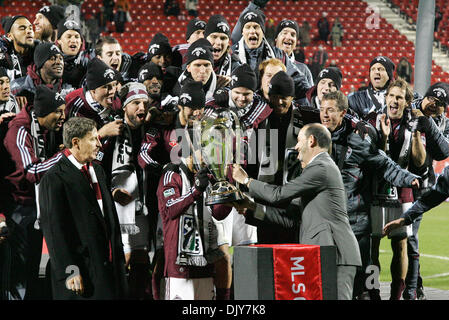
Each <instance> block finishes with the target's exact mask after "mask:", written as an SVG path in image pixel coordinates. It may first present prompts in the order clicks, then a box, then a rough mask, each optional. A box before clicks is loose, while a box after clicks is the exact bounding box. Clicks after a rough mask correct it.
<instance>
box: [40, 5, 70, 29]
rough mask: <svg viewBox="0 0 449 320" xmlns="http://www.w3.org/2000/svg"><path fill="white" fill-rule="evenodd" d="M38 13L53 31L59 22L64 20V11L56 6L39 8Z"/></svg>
mask: <svg viewBox="0 0 449 320" xmlns="http://www.w3.org/2000/svg"><path fill="white" fill-rule="evenodd" d="M39 13H42V14H43V15H44V16H45V17H46V18H47V19H48V21H50V24H51V26H52V27H53V29H57V28H58V23H59V21H61V20H63V19H64V15H65V10H64V8H63V7H61V6H58V5H52V6H43V7H42V8H40V10H39Z"/></svg>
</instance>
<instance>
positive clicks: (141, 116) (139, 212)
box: [108, 82, 157, 299]
mask: <svg viewBox="0 0 449 320" xmlns="http://www.w3.org/2000/svg"><path fill="white" fill-rule="evenodd" d="M119 97H120V100H121V102H122V106H123V111H124V116H123V125H124V128H123V131H122V133H121V134H120V135H119V136H117V137H116V138H115V139H114V141H113V142H112V143H113V144H114V148H113V149H112V148H111V152H112V157H110V158H111V160H112V164H111V165H110V167H111V170H112V181H111V190H112V197H113V199H114V201H115V207H116V209H117V215H118V220H119V223H120V229H121V233H122V242H123V245H124V247H123V249H124V253H125V261H126V265H127V266H129V278H128V279H129V289H130V292H129V294H130V296H129V297H130V298H131V299H144V298H145V297H146V295H145V292H148V289H150V288H151V281H150V278H149V275H150V274H149V271H150V261H149V259H148V252H149V251H150V234H151V233H150V217H149V216H148V214H149V208H148V205H149V203H150V202H149V201H148V200H149V199H148V193H147V190H148V185H149V181H150V180H149V175H148V172H147V171H146V170H142V168H141V167H140V166H139V165H138V161H137V155H138V154H139V151H140V147H141V144H142V140H143V138H144V136H145V128H144V121H145V117H146V114H147V111H148V94H147V91H146V88H145V86H144V85H143V84H141V83H137V82H129V83H127V84H125V85H124V86H123V87H122V88H121V89H120V92H119ZM108 158H109V157H108ZM108 167H109V165H108ZM150 199H151V198H150ZM152 200H153V199H152ZM156 200H157V199H156Z"/></svg>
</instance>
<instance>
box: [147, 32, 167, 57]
mask: <svg viewBox="0 0 449 320" xmlns="http://www.w3.org/2000/svg"><path fill="white" fill-rule="evenodd" d="M162 54H170V55H171V54H172V49H171V46H170V42H169V41H168V38H167V37H166V36H165V35H163V34H162V33H160V32H159V33H156V34H155V36H154V37H153V39H151V42H150V45H149V46H148V60H151V58H153V57H154V56H157V55H162Z"/></svg>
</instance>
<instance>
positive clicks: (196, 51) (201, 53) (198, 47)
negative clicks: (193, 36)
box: [186, 38, 214, 65]
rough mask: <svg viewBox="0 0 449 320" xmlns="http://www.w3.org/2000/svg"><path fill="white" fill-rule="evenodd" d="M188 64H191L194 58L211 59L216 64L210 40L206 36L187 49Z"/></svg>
mask: <svg viewBox="0 0 449 320" xmlns="http://www.w3.org/2000/svg"><path fill="white" fill-rule="evenodd" d="M186 56H187V61H186V65H188V64H190V63H191V62H192V61H194V60H198V59H202V60H209V61H210V62H211V63H212V65H213V64H214V56H213V55H212V46H211V44H210V42H209V41H208V40H207V39H205V38H200V39H198V40H196V41H195V42H194V43H192V44H191V45H190V46H189V49H188V50H187V54H186Z"/></svg>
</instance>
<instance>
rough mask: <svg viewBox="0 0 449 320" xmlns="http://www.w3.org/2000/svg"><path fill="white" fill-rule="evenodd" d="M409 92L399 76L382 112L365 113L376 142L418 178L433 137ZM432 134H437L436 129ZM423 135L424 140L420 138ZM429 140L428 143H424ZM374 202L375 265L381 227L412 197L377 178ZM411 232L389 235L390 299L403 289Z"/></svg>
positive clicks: (407, 205) (405, 229)
mask: <svg viewBox="0 0 449 320" xmlns="http://www.w3.org/2000/svg"><path fill="white" fill-rule="evenodd" d="M412 99H413V93H412V91H411V90H410V88H409V86H408V84H407V82H405V80H403V79H401V78H399V79H397V80H394V81H393V82H392V83H390V85H389V86H388V88H387V92H386V98H385V102H386V111H385V113H382V114H376V113H375V112H373V113H372V114H370V115H369V119H370V123H371V124H372V125H373V126H375V127H376V128H377V130H378V131H379V134H380V137H381V139H380V142H381V143H380V144H381V145H382V147H383V148H384V150H386V152H387V153H388V154H389V155H390V156H391V158H392V159H393V160H394V161H396V162H397V163H398V164H399V165H400V166H401V167H403V168H407V169H408V170H409V171H411V172H414V173H416V174H418V175H420V176H421V177H425V176H426V171H427V166H426V163H425V161H426V157H427V148H428V146H429V145H431V144H434V142H430V141H432V140H433V141H435V140H436V139H435V137H433V136H432V131H431V130H429V128H430V127H429V120H430V119H428V118H427V117H425V116H420V115H419V114H416V113H414V112H412V110H411V109H410V108H409V106H410V103H411V101H412ZM434 133H437V134H439V135H441V133H440V132H439V131H438V130H436V131H434ZM422 136H423V137H425V141H426V142H424V141H423V140H424V139H423V137H422ZM428 141H429V142H428ZM373 192H374V194H373V198H374V201H375V202H374V203H373V207H372V208H371V221H372V239H373V253H372V255H373V262H374V264H376V265H379V261H378V255H379V253H378V248H379V243H380V238H381V236H382V228H383V227H384V224H385V223H386V222H389V221H390V220H392V219H397V218H399V217H400V216H401V214H402V213H403V212H405V211H406V210H407V209H408V208H410V207H411V205H412V203H413V202H414V201H415V200H416V199H414V196H413V192H412V189H410V188H397V189H395V188H390V187H389V186H388V185H387V184H385V183H384V182H382V181H378V185H375V187H374V190H373ZM411 235H412V227H411V226H407V227H403V228H401V229H398V230H395V232H393V233H392V234H390V235H389V238H390V239H391V247H392V250H393V257H392V260H391V265H390V270H391V277H392V282H391V290H390V300H399V299H400V298H401V295H402V293H403V291H404V289H405V278H406V275H407V269H408V257H407V238H408V237H409V236H411Z"/></svg>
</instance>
